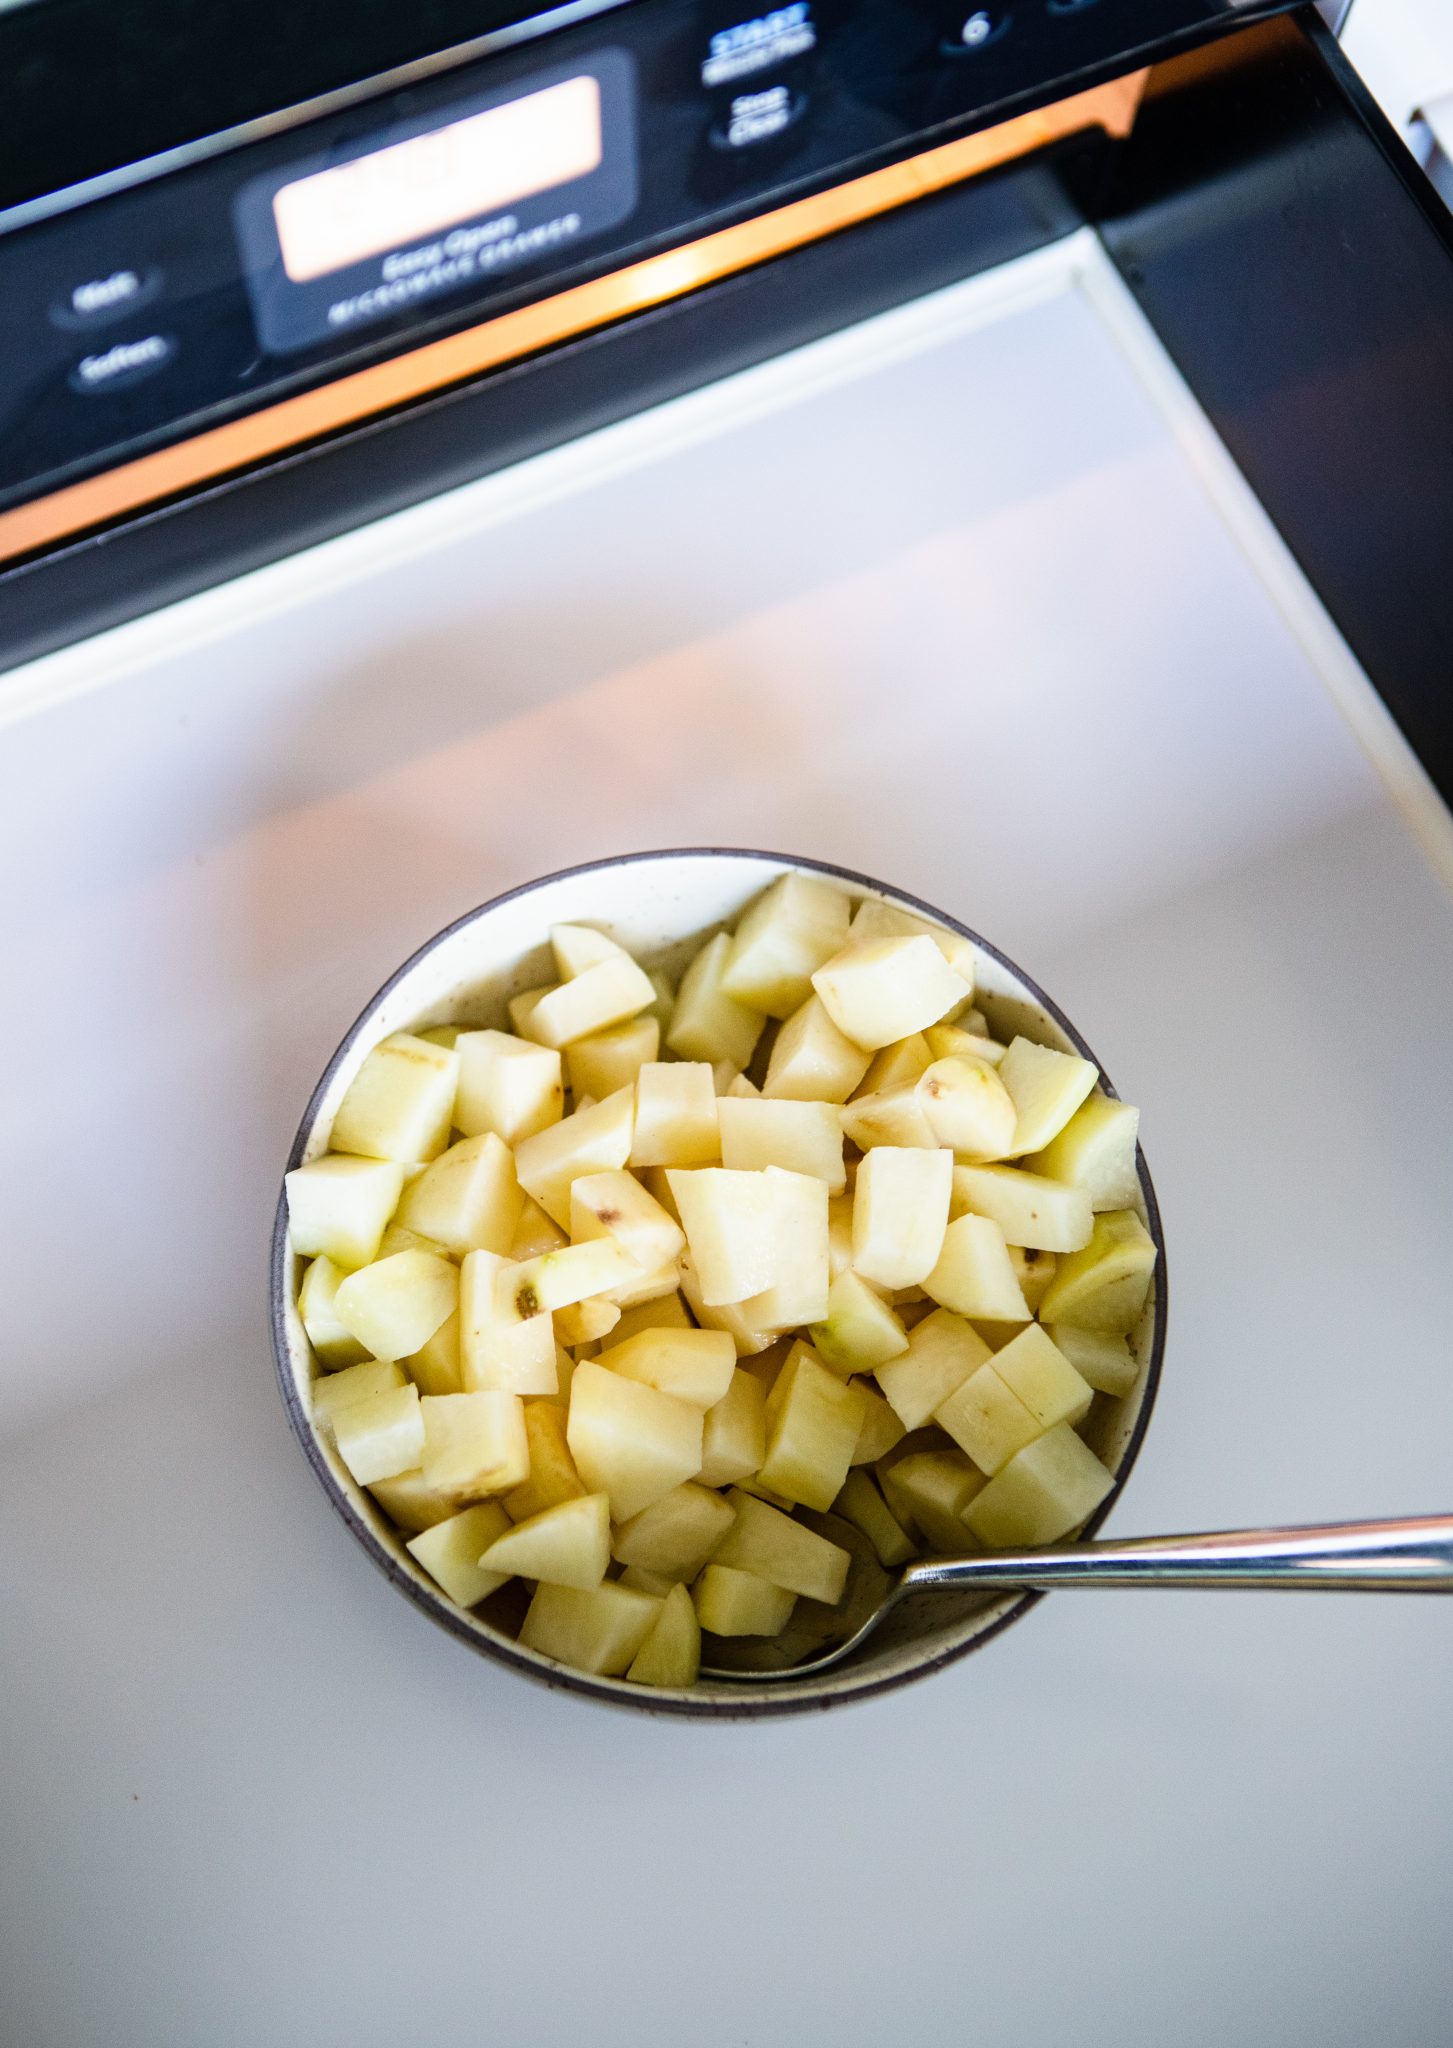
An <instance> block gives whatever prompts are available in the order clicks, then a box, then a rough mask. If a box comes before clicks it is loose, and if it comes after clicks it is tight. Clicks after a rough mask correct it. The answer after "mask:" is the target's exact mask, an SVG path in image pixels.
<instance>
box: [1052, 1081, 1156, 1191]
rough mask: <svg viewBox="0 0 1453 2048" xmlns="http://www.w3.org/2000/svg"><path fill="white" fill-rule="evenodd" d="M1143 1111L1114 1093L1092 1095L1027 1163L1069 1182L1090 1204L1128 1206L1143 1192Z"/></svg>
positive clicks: (1055, 1178)
mask: <svg viewBox="0 0 1453 2048" xmlns="http://www.w3.org/2000/svg"><path fill="white" fill-rule="evenodd" d="M1139 1130H1140V1111H1139V1110H1138V1109H1132V1108H1131V1106H1130V1104H1129V1103H1128V1102H1116V1101H1114V1100H1113V1099H1112V1098H1111V1097H1110V1096H1108V1095H1101V1094H1099V1093H1096V1094H1094V1095H1089V1096H1087V1097H1086V1098H1085V1100H1084V1101H1083V1102H1082V1103H1081V1104H1080V1106H1079V1108H1078V1109H1077V1110H1076V1111H1075V1113H1074V1115H1073V1116H1072V1117H1071V1118H1070V1120H1069V1122H1068V1123H1067V1124H1066V1125H1065V1126H1064V1129H1063V1130H1062V1131H1060V1133H1059V1134H1058V1136H1057V1137H1054V1138H1051V1139H1050V1141H1049V1143H1048V1145H1046V1146H1045V1148H1044V1150H1043V1151H1042V1152H1032V1153H1031V1154H1030V1155H1029V1157H1028V1159H1026V1161H1025V1162H1024V1163H1025V1165H1026V1166H1031V1167H1033V1169H1034V1171H1035V1172H1036V1173H1042V1174H1046V1175H1047V1176H1048V1177H1049V1178H1050V1179H1051V1180H1056V1181H1067V1182H1068V1183H1069V1185H1070V1186H1071V1187H1074V1188H1078V1189H1080V1190H1081V1191H1082V1192H1083V1193H1084V1194H1085V1195H1086V1196H1088V1198H1089V1202H1090V1207H1091V1208H1092V1209H1094V1210H1096V1211H1097V1212H1098V1211H1099V1210H1102V1209H1128V1208H1129V1207H1130V1205H1131V1203H1133V1202H1134V1200H1135V1197H1136V1194H1137V1192H1138V1190H1139V1178H1138V1176H1137V1173H1136V1162H1135V1145H1136V1139H1137V1137H1138V1135H1139Z"/></svg>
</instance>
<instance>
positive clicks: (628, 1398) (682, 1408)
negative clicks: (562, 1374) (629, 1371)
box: [566, 1361, 702, 1522]
mask: <svg viewBox="0 0 1453 2048" xmlns="http://www.w3.org/2000/svg"><path fill="white" fill-rule="evenodd" d="M701 1435H702V1414H701V1410H700V1409H699V1408H693V1407H692V1406H690V1405H689V1404H688V1403H687V1402H685V1401H678V1400H676V1399H674V1398H673V1397H672V1396H671V1395H669V1394H662V1393H658V1392H657V1390H656V1389H655V1388H654V1387H648V1386H646V1385H644V1384H643V1383H641V1382H640V1381H637V1380H630V1379H626V1378H625V1377H624V1376H623V1375H622V1374H620V1373H616V1372H609V1371H607V1370H606V1368H605V1367H603V1366H601V1365H599V1364H597V1363H595V1362H593V1361H587V1362H585V1363H584V1364H581V1365H578V1366H577V1367H576V1368H575V1375H574V1378H573V1379H572V1381H571V1384H570V1414H569V1420H568V1423H567V1427H566V1438H567V1441H568V1443H569V1445H570V1454H571V1456H572V1457H573V1458H574V1460H575V1465H576V1469H577V1470H578V1472H579V1473H580V1476H581V1478H582V1479H583V1480H584V1481H585V1483H586V1485H587V1486H588V1487H589V1488H590V1489H591V1491H592V1492H593V1493H608V1494H609V1495H610V1503H611V1516H612V1519H613V1520H615V1521H618V1522H620V1521H626V1520H628V1519H629V1517H630V1516H632V1515H638V1514H639V1513H640V1512H641V1509H642V1508H648V1507H649V1506H650V1505H651V1503H652V1501H657V1500H659V1499H660V1498H661V1496H662V1494H665V1493H669V1492H670V1491H671V1489H672V1487H673V1486H679V1485H680V1484H681V1483H682V1481H683V1480H685V1479H694V1478H695V1477H696V1475H697V1473H698V1472H700V1470H701Z"/></svg>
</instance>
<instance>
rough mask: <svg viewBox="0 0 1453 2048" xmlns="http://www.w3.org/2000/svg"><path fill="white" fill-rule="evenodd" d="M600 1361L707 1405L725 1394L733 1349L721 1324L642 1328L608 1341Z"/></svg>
mask: <svg viewBox="0 0 1453 2048" xmlns="http://www.w3.org/2000/svg"><path fill="white" fill-rule="evenodd" d="M599 1362H600V1364H601V1365H603V1366H604V1367H605V1368H606V1370H607V1372H618V1373H623V1374H624V1375H625V1377H626V1378H627V1379H630V1380H639V1381H641V1382H642V1384H643V1385H645V1386H648V1387H655V1388H656V1390H657V1391H658V1392H659V1393H662V1394H671V1395H673V1396H674V1397H675V1398H676V1399H677V1400H678V1401H686V1402H689V1403H690V1405H691V1406H692V1407H693V1408H700V1409H702V1410H703V1411H705V1410H706V1409H708V1408H714V1407H715V1406H716V1404H717V1402H718V1401H721V1400H723V1399H725V1397H726V1393H727V1390H728V1388H729V1387H730V1386H731V1383H732V1375H733V1373H734V1372H735V1371H736V1363H737V1354H736V1346H735V1345H734V1344H733V1343H732V1340H731V1338H730V1337H729V1336H728V1335H727V1333H726V1331H724V1330H641V1331H640V1332H638V1334H637V1335H636V1336H634V1337H628V1338H627V1339H626V1340H625V1341H624V1343H620V1344H612V1345H611V1346H610V1348H609V1349H608V1350H606V1351H603V1352H602V1353H601V1355H600V1361H599Z"/></svg>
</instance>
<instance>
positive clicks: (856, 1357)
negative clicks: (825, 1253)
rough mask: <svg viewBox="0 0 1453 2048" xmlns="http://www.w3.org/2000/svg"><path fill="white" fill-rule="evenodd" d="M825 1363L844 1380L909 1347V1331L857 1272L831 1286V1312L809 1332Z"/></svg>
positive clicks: (835, 1281)
mask: <svg viewBox="0 0 1453 2048" xmlns="http://www.w3.org/2000/svg"><path fill="white" fill-rule="evenodd" d="M808 1334H809V1335H810V1337H811V1339H812V1343H813V1347H814V1349H815V1350H816V1352H817V1355H818V1357H819V1358H821V1360H822V1362H823V1364H824V1365H828V1366H831V1368H832V1370H833V1371H834V1372H836V1373H840V1374H841V1375H842V1377H843V1378H844V1379H847V1378H850V1377H851V1375H852V1374H853V1373H855V1372H872V1371H873V1370H874V1369H875V1367H877V1366H880V1365H886V1364H887V1362H888V1360H889V1359H890V1358H897V1357H898V1356H899V1355H900V1354H901V1353H902V1352H904V1351H906V1350H907V1349H908V1332H907V1331H906V1330H905V1329H904V1327H903V1325H902V1323H901V1322H900V1321H899V1320H898V1318H897V1316H895V1315H894V1313H893V1311H892V1309H891V1308H889V1306H888V1304H887V1302H886V1301H884V1299H883V1297H882V1296H881V1295H880V1294H875V1293H874V1292H873V1290H872V1288H871V1287H870V1286H869V1285H868V1283H867V1281H866V1280H863V1279H860V1278H859V1276H858V1275H857V1274H856V1273H853V1272H846V1273H839V1274H838V1276H837V1278H836V1279H835V1280H834V1281H833V1283H832V1285H831V1286H830V1287H829V1289H828V1296H827V1315H826V1317H825V1318H824V1320H823V1321H822V1322H820V1323H814V1324H813V1325H812V1328H811V1330H810V1331H809V1333H808Z"/></svg>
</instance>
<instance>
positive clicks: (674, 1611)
mask: <svg viewBox="0 0 1453 2048" xmlns="http://www.w3.org/2000/svg"><path fill="white" fill-rule="evenodd" d="M700 1668H701V1624H700V1622H699V1621H698V1620H697V1618H696V1608H695V1606H694V1605H693V1603H692V1599H691V1595H690V1593H689V1592H688V1591H687V1589H686V1587H685V1586H673V1587H672V1588H671V1590H670V1592H669V1593H667V1595H666V1597H665V1599H664V1600H663V1601H662V1602H661V1612H660V1613H659V1614H658V1615H657V1616H656V1619H655V1621H654V1622H653V1624H652V1626H651V1633H650V1634H649V1635H648V1636H647V1637H646V1640H645V1641H644V1642H643V1643H642V1645H641V1647H640V1649H639V1650H637V1652H636V1654H635V1657H634V1658H633V1659H632V1661H631V1666H630V1669H629V1670H628V1671H627V1673H626V1677H627V1678H629V1679H630V1680H631V1681H632V1683H633V1684H635V1685H653V1686H657V1687H660V1688H662V1689H663V1690H667V1691H672V1692H682V1691H685V1690H686V1689H687V1687H689V1686H692V1685H695V1683H696V1675H697V1672H698V1671H699V1670H700Z"/></svg>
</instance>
